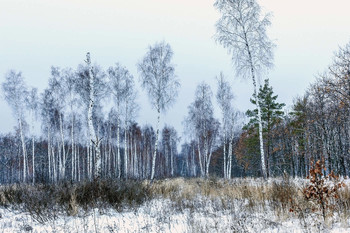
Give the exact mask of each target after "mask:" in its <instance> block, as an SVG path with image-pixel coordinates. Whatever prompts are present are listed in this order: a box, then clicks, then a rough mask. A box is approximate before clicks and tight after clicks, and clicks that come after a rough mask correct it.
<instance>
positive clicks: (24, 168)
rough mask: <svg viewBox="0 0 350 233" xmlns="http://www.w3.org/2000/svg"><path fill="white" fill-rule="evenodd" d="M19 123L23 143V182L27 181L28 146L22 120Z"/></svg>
mask: <svg viewBox="0 0 350 233" xmlns="http://www.w3.org/2000/svg"><path fill="white" fill-rule="evenodd" d="M18 123H19V132H20V135H21V142H22V153H23V182H26V181H27V169H26V168H27V163H26V161H27V158H26V157H27V150H26V144H25V140H24V135H23V126H22V119H18Z"/></svg>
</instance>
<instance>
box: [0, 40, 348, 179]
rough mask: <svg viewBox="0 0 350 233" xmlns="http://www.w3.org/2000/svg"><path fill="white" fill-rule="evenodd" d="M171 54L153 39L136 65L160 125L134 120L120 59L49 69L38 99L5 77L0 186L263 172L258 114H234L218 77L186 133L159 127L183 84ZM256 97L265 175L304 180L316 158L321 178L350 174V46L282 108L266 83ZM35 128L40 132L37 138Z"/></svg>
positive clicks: (204, 91) (199, 100) (131, 92)
mask: <svg viewBox="0 0 350 233" xmlns="http://www.w3.org/2000/svg"><path fill="white" fill-rule="evenodd" d="M165 51H166V52H165ZM164 54H165V55H166V56H165V57H164V56H163V55H164ZM171 57H172V51H171V48H170V46H169V45H168V44H165V43H159V44H155V45H154V46H153V47H150V48H149V51H148V53H147V54H146V55H145V58H144V60H143V61H142V65H141V63H140V64H138V66H139V72H140V76H141V77H142V78H141V82H142V83H141V84H142V86H143V88H145V90H146V91H147V93H148V94H149V97H150V101H151V104H152V106H153V107H154V109H155V116H157V118H158V124H157V126H156V128H153V127H152V126H150V125H145V126H141V125H139V124H138V123H137V122H136V121H135V119H136V115H137V111H138V109H139V107H138V104H137V103H136V96H137V92H136V90H135V88H134V86H135V85H134V82H135V81H134V77H133V75H131V74H130V72H129V71H128V70H127V69H126V68H125V67H123V66H121V65H120V64H119V63H117V64H116V65H115V66H111V67H110V68H108V69H107V70H106V71H104V70H103V69H102V68H101V67H100V66H98V65H94V66H92V65H91V60H90V55H89V54H88V56H87V60H86V61H85V64H81V65H79V66H78V68H77V69H75V70H73V69H72V68H65V69H62V68H58V67H52V69H51V77H50V78H49V86H48V88H46V89H45V90H44V91H43V93H41V94H38V92H37V89H35V88H28V87H27V85H26V84H25V82H24V78H23V76H22V74H21V73H20V72H15V71H10V72H8V73H7V74H6V77H5V78H6V79H5V81H4V82H3V83H2V90H3V93H4V96H5V99H6V101H7V102H8V104H9V105H10V106H11V107H12V109H13V113H14V117H16V119H17V122H18V124H17V126H16V127H15V132H13V133H11V134H7V135H2V136H1V137H0V154H1V156H0V182H1V183H13V182H32V183H36V182H51V183H56V182H58V181H60V180H71V181H76V182H78V181H82V180H93V179H94V178H116V179H153V178H165V177H174V176H185V177H208V176H212V175H215V176H219V177H224V178H226V179H229V178H232V177H237V176H239V177H241V176H263V168H262V162H261V157H260V156H261V150H260V149H261V148H260V145H261V144H260V139H259V112H258V109H257V108H256V109H253V110H249V111H247V112H246V113H245V114H243V113H242V112H240V111H238V110H236V109H235V108H234V105H233V100H234V95H233V92H232V88H231V86H230V84H229V82H228V81H227V80H226V78H225V77H224V75H223V74H222V73H221V74H220V75H219V76H218V77H217V78H216V80H217V87H216V92H215V95H214V93H213V91H212V88H211V87H210V86H209V85H208V84H206V83H205V82H202V83H200V84H199V85H198V86H197V89H196V90H195V99H194V101H193V102H192V103H191V104H190V105H189V106H188V114H187V116H186V117H185V118H184V121H183V122H184V128H185V130H184V132H185V134H184V135H179V134H178V133H177V129H175V128H173V127H171V126H168V125H165V126H164V127H163V128H162V129H159V117H160V112H165V111H166V110H167V109H168V108H169V107H170V106H171V104H169V103H171V102H172V103H173V102H174V101H175V97H176V96H177V90H178V88H179V86H180V84H179V81H178V80H177V79H176V78H175V77H176V76H175V75H174V66H173V65H172V64H171ZM162 69H167V72H160V71H161V70H162ZM162 75H163V76H162ZM157 82H159V83H157ZM164 84H166V85H164ZM162 85H164V86H163V87H162ZM167 86H168V87H171V90H169V89H167V88H166V87H167ZM257 100H258V101H259V107H260V110H261V111H260V114H261V122H262V134H263V141H264V156H265V158H264V159H265V161H266V163H265V165H266V171H267V176H270V177H272V176H281V175H291V176H299V177H306V176H307V175H308V173H309V170H310V167H309V166H310V163H311V162H312V161H313V160H318V159H322V158H323V159H324V161H325V165H326V168H327V170H326V171H325V173H326V174H327V173H329V172H330V171H331V170H333V171H334V172H336V173H338V174H341V175H345V176H348V175H349V168H348V164H349V162H350V161H349V159H350V156H349V150H350V143H349V137H350V135H349V132H350V121H349V119H350V118H349V116H350V111H349V109H350V108H349V106H350V44H348V45H346V46H345V47H344V48H341V49H340V51H339V52H338V53H337V54H336V56H335V59H334V62H333V64H332V65H330V66H329V67H328V70H327V72H325V73H323V74H321V75H319V77H318V78H317V80H316V82H315V83H313V84H311V85H310V87H309V89H308V90H307V92H306V93H305V95H304V96H302V97H298V98H296V99H295V101H294V104H293V106H291V107H290V108H289V110H288V111H287V110H285V109H284V107H285V105H284V104H283V103H279V102H278V100H277V96H276V95H274V93H273V89H272V87H271V86H270V84H269V80H268V79H266V80H265V83H264V85H262V86H260V88H259V90H258V92H257V96H255V95H253V96H252V99H251V102H252V104H253V105H255V106H257V103H256V101H257ZM214 102H216V103H217V104H218V106H219V107H220V110H221V113H220V116H221V117H219V119H217V118H216V117H215V116H214V107H213V106H214V104H215V103H214ZM247 118H248V119H249V121H247V120H246V119H247ZM38 123H40V126H41V135H40V136H38V135H35V133H34V131H35V130H34V125H35V124H38ZM180 136H182V137H183V138H184V140H183V141H184V143H183V144H182V145H181V146H180V145H179V143H180ZM180 147H181V150H180V151H178V148H180Z"/></svg>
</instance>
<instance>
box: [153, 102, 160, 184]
mask: <svg viewBox="0 0 350 233" xmlns="http://www.w3.org/2000/svg"><path fill="white" fill-rule="evenodd" d="M157 112H158V118H157V133H156V142H155V145H154V153H153V158H152V172H151V180H153V179H154V174H155V169H156V156H157V148H158V136H159V121H160V110H159V108H158V109H157Z"/></svg>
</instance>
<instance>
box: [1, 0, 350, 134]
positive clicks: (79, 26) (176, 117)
mask: <svg viewBox="0 0 350 233" xmlns="http://www.w3.org/2000/svg"><path fill="white" fill-rule="evenodd" d="M259 2H260V4H261V6H262V7H263V8H264V10H265V11H270V12H272V13H273V18H272V27H271V28H270V30H269V35H270V37H271V39H273V40H274V41H275V43H276V45H277V48H276V50H275V61H274V64H275V67H274V68H273V69H272V70H271V71H270V73H269V75H268V76H269V78H270V83H271V84H272V86H273V88H274V91H275V93H276V94H278V95H279V98H278V100H279V101H280V102H284V103H286V104H287V106H288V105H291V104H292V103H293V99H294V98H295V97H296V96H298V95H303V94H304V92H305V90H306V89H307V87H308V86H309V84H310V83H312V82H314V80H315V76H316V75H317V74H318V73H319V72H322V71H324V70H325V69H326V68H327V66H328V65H329V64H330V63H331V60H332V56H333V53H334V52H335V51H337V50H338V47H339V46H343V45H345V44H346V43H347V42H349V41H350V16H349V9H350V1H349V0H333V1H329V0H294V1H286V0H284V1H283V0H260V1H259ZM213 3H214V1H213V0H127V1H126V0H84V1H83V0H0V81H1V83H2V82H3V81H4V76H5V74H6V72H7V71H8V70H10V69H15V70H17V71H22V73H23V76H24V77H25V81H26V83H27V84H28V85H29V86H34V87H38V88H39V90H40V91H42V90H43V89H44V88H46V87H47V83H48V78H49V76H50V67H51V66H53V65H54V66H60V67H72V68H76V67H77V65H78V64H79V63H82V62H83V60H84V58H85V54H86V52H87V51H89V52H90V53H91V58H92V60H93V62H96V63H98V64H100V65H101V66H102V67H103V68H105V69H106V68H108V67H109V66H111V65H113V64H114V63H116V62H120V63H121V64H122V65H124V66H126V67H127V68H128V69H129V70H130V71H131V73H132V74H133V75H134V77H135V78H136V80H137V81H138V80H139V75H138V73H137V69H136V63H137V62H138V61H140V60H141V58H142V57H143V56H144V54H145V53H146V52H147V47H148V46H149V45H152V44H154V43H155V42H159V41H163V40H164V41H166V42H168V43H169V44H170V45H171V47H172V49H173V51H174V59H173V63H174V64H176V74H177V76H178V78H179V79H180V81H181V85H182V87H181V91H180V94H179V97H178V99H177V102H176V104H175V105H174V106H173V108H171V109H170V110H169V111H168V112H167V113H166V115H163V116H162V122H163V123H164V122H165V123H167V124H169V125H173V126H175V127H176V128H177V130H178V132H179V133H180V134H181V133H182V124H181V122H182V121H183V119H184V117H185V116H186V114H187V106H188V105H189V104H190V103H191V102H192V101H193V99H194V91H195V88H196V86H197V84H199V83H200V82H202V81H205V82H207V83H209V84H210V85H211V87H212V89H213V92H214V93H215V92H216V81H215V76H217V75H218V74H219V73H220V71H223V72H224V74H225V75H226V76H227V77H228V79H229V81H230V83H231V84H232V86H233V90H234V94H235V96H236V99H235V106H236V107H237V108H238V109H240V110H242V111H245V110H247V109H248V108H253V107H254V106H252V105H251V104H250V102H249V98H250V97H251V95H252V91H253V89H252V83H251V80H246V81H241V80H240V79H239V78H237V77H235V76H234V70H233V68H232V65H231V61H230V56H229V55H228V54H227V52H226V50H225V49H223V48H222V47H221V45H219V44H216V43H215V41H214V39H213V35H214V33H215V26H214V25H215V22H216V21H217V20H218V18H219V14H218V12H216V10H215V9H214V7H213ZM213 100H214V102H215V99H213ZM138 103H139V104H140V106H141V110H140V112H139V117H138V119H137V121H138V122H139V123H141V124H145V123H150V124H152V125H155V122H156V115H155V114H154V112H153V111H152V110H151V107H150V105H149V102H148V99H147V97H146V94H145V92H143V91H141V90H140V91H139V99H138ZM0 109H1V114H0V122H1V123H0V133H7V132H10V131H12V130H13V127H14V125H15V123H16V122H15V121H14V120H13V118H12V112H11V109H10V108H9V107H8V106H7V104H6V103H5V101H4V100H3V94H2V93H1V100H0ZM217 117H219V114H218V113H217Z"/></svg>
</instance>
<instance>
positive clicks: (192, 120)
mask: <svg viewBox="0 0 350 233" xmlns="http://www.w3.org/2000/svg"><path fill="white" fill-rule="evenodd" d="M212 96H213V93H212V91H211V88H210V86H209V85H208V84H206V83H204V82H203V83H201V84H199V85H198V86H197V89H196V93H195V101H194V102H193V103H192V104H191V105H190V106H189V107H188V116H187V119H186V120H185V126H186V129H187V131H189V132H191V133H192V134H193V135H192V136H194V137H195V139H196V141H197V142H196V143H197V147H198V148H197V150H198V160H199V168H200V174H201V177H208V176H209V166H210V162H211V157H212V153H213V147H214V145H215V142H216V139H217V136H218V131H219V122H218V121H217V120H216V119H215V118H214V108H213V104H212V101H211V98H212Z"/></svg>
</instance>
